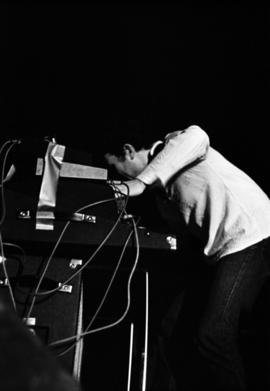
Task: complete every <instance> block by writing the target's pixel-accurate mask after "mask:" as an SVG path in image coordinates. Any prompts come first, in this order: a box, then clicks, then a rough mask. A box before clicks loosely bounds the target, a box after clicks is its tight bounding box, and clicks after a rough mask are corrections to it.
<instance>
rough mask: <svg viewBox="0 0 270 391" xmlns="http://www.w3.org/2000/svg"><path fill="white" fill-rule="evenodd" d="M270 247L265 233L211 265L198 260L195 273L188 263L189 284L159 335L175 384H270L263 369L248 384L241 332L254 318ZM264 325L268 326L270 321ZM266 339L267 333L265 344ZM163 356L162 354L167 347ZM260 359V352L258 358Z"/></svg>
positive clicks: (230, 387) (232, 387)
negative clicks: (246, 246)
mask: <svg viewBox="0 0 270 391" xmlns="http://www.w3.org/2000/svg"><path fill="white" fill-rule="evenodd" d="M269 247H270V246H269V239H267V240H264V241H262V242H260V243H257V244H255V245H253V246H250V247H249V248H246V249H245V250H242V251H239V252H237V253H234V254H231V255H228V256H224V257H223V258H222V259H220V260H219V262H217V263H216V264H215V265H213V266H210V265H209V266H208V265H205V264H204V265H202V263H200V264H197V265H196V266H197V269H196V270H197V273H195V272H194V270H193V271H192V269H191V268H190V271H189V272H188V273H187V274H188V280H189V284H187V289H186V290H185V293H183V292H181V293H180V294H179V296H178V297H177V298H176V299H175V302H174V303H173V305H172V306H171V308H170V311H169V312H168V314H169V315H167V316H166V317H165V318H164V320H163V326H165V327H163V328H162V329H161V332H160V335H159V338H158V345H159V351H160V352H163V351H166V354H168V355H167V357H169V361H170V366H171V368H172V373H174V377H175V379H176V383H177V386H176V385H175V389H176V390H179V391H186V390H188V391H191V390H192V391H195V390H196V391H197V390H201V389H202V388H203V387H205V388H206V389H207V390H208V391H210V390H211V391H240V390H241V391H243V390H248V389H253V387H254V389H258V390H259V391H262V390H264V389H265V390H266V389H270V384H269V383H268V385H267V379H262V378H261V373H260V378H259V379H257V380H256V379H255V381H254V384H252V385H248V384H250V380H249V373H247V371H246V366H245V357H243V352H244V350H241V344H240V341H241V339H245V338H243V336H241V333H243V330H245V328H246V327H247V329H248V327H249V325H250V324H251V320H252V314H253V313H254V308H255V307H256V306H255V303H257V301H258V298H259V297H260V295H261V292H263V287H264V286H265V284H266V282H267V281H268V280H269V264H270V258H269ZM193 266H195V265H193ZM182 302H183V304H182ZM266 302H267V300H266ZM179 303H181V304H179ZM267 305H268V306H269V307H268V308H267V307H263V309H262V311H261V314H262V315H265V314H266V315H268V316H266V319H268V321H269V317H270V316H269V314H270V301H268V304H267ZM268 313H269V314H268ZM168 319H170V322H168ZM243 319H244V321H243ZM253 323H254V321H253ZM255 323H256V322H255ZM261 325H262V323H260V327H261ZM264 325H265V326H266V327H265V328H266V331H267V326H268V327H270V324H269V323H268V324H267V323H265V324H264ZM259 333H262V330H260V331H259ZM243 334H244V333H243ZM250 338H251V337H250ZM265 338H267V337H265ZM246 339H247V340H248V338H246ZM266 342H267V340H266V339H263V344H266ZM168 347H169V348H168ZM268 355H270V350H267V354H266V355H265V358H266V360H267V358H268ZM161 356H162V357H163V360H164V356H165V353H164V354H163V353H162V354H161ZM260 359H261V357H256V359H255V364H256V362H257V363H258V360H260ZM262 365H265V364H262ZM260 369H261V368H260ZM252 370H254V367H251V371H252ZM265 372H267V368H266V369H265ZM247 375H248V376H247ZM157 377H158V375H157ZM170 384H172V382H171V381H170ZM259 384H260V385H259ZM249 387H250V388H249ZM154 389H157V390H158V387H157V388H154ZM168 389H173V388H168ZM150 390H151V388H150ZM162 391H165V390H164V389H162Z"/></svg>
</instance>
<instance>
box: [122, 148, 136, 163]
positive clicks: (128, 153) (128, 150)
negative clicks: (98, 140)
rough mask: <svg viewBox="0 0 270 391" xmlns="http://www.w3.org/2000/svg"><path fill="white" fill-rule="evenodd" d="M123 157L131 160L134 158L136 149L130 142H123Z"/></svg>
mask: <svg viewBox="0 0 270 391" xmlns="http://www.w3.org/2000/svg"><path fill="white" fill-rule="evenodd" d="M123 150H124V155H125V158H129V159H131V160H133V159H134V157H135V154H136V149H135V148H134V147H133V145H132V144H124V147H123Z"/></svg>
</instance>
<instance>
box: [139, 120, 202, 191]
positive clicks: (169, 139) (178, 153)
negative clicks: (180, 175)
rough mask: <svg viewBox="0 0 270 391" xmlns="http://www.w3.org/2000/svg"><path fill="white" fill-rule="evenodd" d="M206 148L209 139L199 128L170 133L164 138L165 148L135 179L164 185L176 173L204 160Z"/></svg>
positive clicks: (191, 127) (149, 183) (147, 183)
mask: <svg viewBox="0 0 270 391" xmlns="http://www.w3.org/2000/svg"><path fill="white" fill-rule="evenodd" d="M208 147H209V137H208V135H207V134H206V133H205V131H204V130H202V129H201V128H200V127H199V126H196V125H193V126H190V127H188V128H187V129H185V130H184V131H176V132H173V133H170V134H168V135H167V136H166V138H165V147H164V148H163V149H162V150H161V151H160V152H159V153H158V154H157V156H156V157H155V158H154V159H153V160H152V161H151V163H150V164H148V166H147V167H146V168H145V169H144V170H143V171H142V172H141V173H140V174H139V175H138V177H137V178H138V179H139V180H141V181H142V182H144V183H145V184H146V185H151V184H153V183H155V182H161V183H162V184H163V185H166V183H167V182H168V181H169V180H170V179H171V178H172V177H173V176H174V175H175V174H176V173H177V172H178V171H180V170H181V169H183V168H185V167H186V166H188V165H189V164H191V163H193V162H195V161H197V160H202V159H204V158H205V156H206V155H207V151H208Z"/></svg>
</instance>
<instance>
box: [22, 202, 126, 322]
mask: <svg viewBox="0 0 270 391" xmlns="http://www.w3.org/2000/svg"><path fill="white" fill-rule="evenodd" d="M111 201H115V198H109V199H106V200H101V201H97V202H95V203H91V204H89V205H86V206H84V207H82V208H79V209H78V210H76V211H75V212H74V213H79V212H81V211H83V210H84V209H87V208H90V207H93V206H95V205H99V204H103V203H105V202H111ZM127 201H128V197H127V200H126V203H127ZM123 213H124V211H123V212H122V213H121V214H120V215H119V216H118V218H117V220H116V222H115V224H114V225H113V227H112V228H111V230H110V231H109V233H108V234H107V235H106V237H105V239H104V240H103V241H102V242H101V244H100V245H99V247H98V248H97V250H96V251H95V252H94V253H93V254H92V256H91V257H90V258H89V259H88V261H87V262H86V264H84V265H83V266H82V267H81V268H80V269H78V270H77V271H76V272H75V273H73V274H72V276H71V277H69V278H68V279H67V280H66V281H64V282H63V283H61V284H59V286H58V287H57V288H54V289H51V290H48V291H44V292H38V290H39V288H40V285H41V283H42V280H43V278H44V276H45V274H46V272H47V269H48V267H49V265H50V262H51V260H52V257H53V255H54V253H55V251H56V249H57V247H58V245H59V243H60V241H61V239H62V237H63V235H64V233H65V231H66V229H67V228H68V226H69V224H70V221H68V222H67V223H66V224H65V226H64V228H63V230H62V232H61V234H60V236H59V238H58V240H57V242H56V244H55V246H54V248H53V250H52V253H51V255H50V256H49V258H48V260H47V263H46V265H45V268H44V270H43V273H42V275H41V277H40V279H39V281H38V284H37V286H36V288H35V291H34V293H33V299H32V302H31V305H30V308H29V311H28V313H27V316H26V319H28V318H29V317H30V315H31V312H32V310H33V307H34V304H35V301H36V297H37V296H43V295H49V294H52V293H54V292H57V291H59V290H60V289H61V287H62V285H64V284H67V283H68V282H69V281H70V280H71V279H73V278H74V277H75V276H77V275H78V274H79V273H81V271H82V270H83V269H84V268H85V267H86V266H87V265H88V264H89V263H90V261H91V260H92V259H93V258H94V256H95V255H96V254H97V252H98V251H99V250H100V249H101V247H102V246H103V245H104V243H105V242H106V241H107V240H108V239H109V237H110V236H111V234H112V232H113V231H114V229H115V228H116V226H117V224H118V223H119V222H120V220H121V217H122V215H123Z"/></svg>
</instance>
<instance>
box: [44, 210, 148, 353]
mask: <svg viewBox="0 0 270 391" xmlns="http://www.w3.org/2000/svg"><path fill="white" fill-rule="evenodd" d="M131 220H132V223H133V230H132V231H131V232H130V233H129V235H128V237H127V239H126V241H125V243H124V246H123V249H122V252H121V255H120V257H119V260H118V263H117V265H116V268H115V270H114V273H113V276H112V278H111V280H110V283H109V285H108V287H107V289H106V292H105V294H104V296H103V298H102V300H101V302H100V305H99V306H98V309H97V310H96V312H95V314H94V316H93V317H92V319H91V321H90V322H89V323H88V325H87V327H86V329H85V331H84V332H83V333H81V334H80V335H75V336H71V337H68V338H63V339H61V340H58V341H55V342H52V343H51V344H49V346H50V347H54V346H58V345H61V344H63V343H68V342H73V341H74V340H76V341H75V342H73V344H72V345H71V346H69V347H68V348H66V349H65V350H64V351H63V352H61V353H60V354H59V356H62V355H64V354H66V353H67V352H68V351H70V350H71V349H72V348H73V347H74V346H75V345H76V344H77V343H78V342H79V341H80V339H82V338H83V337H85V336H86V335H89V334H92V333H95V332H98V331H103V330H105V329H108V328H111V327H114V326H116V325H118V324H119V323H120V322H122V320H123V319H124V318H125V317H126V315H127V313H128V310H129V308H130V284H131V280H132V277H133V275H134V272H135V270H136V267H137V264H138V259H139V254H140V245H139V238H138V231H137V226H136V224H138V221H137V223H135V221H134V219H133V218H132V219H131ZM133 233H134V234H135V239H136V257H135V261H134V265H133V267H132V270H131V273H130V276H129V279H128V284H127V295H128V299H127V306H126V308H125V310H124V312H123V314H122V315H121V316H120V317H119V318H118V320H116V321H115V322H113V323H111V324H109V325H105V326H102V327H99V328H97V329H93V330H89V329H90V327H91V325H92V324H93V322H94V321H95V319H96V317H97V315H98V313H99V312H100V310H101V308H102V306H103V304H104V302H105V300H106V298H107V295H108V293H109V291H110V288H111V286H112V283H113V281H114V279H115V276H116V273H117V271H118V269H119V267H120V264H121V261H122V259H123V256H124V253H125V251H126V248H127V245H128V242H129V240H130V238H131V236H132V234H133Z"/></svg>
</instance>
